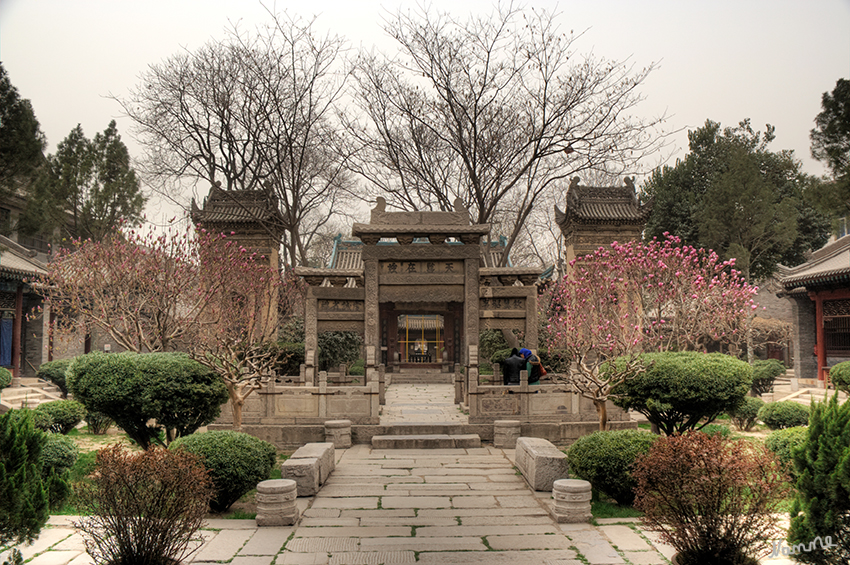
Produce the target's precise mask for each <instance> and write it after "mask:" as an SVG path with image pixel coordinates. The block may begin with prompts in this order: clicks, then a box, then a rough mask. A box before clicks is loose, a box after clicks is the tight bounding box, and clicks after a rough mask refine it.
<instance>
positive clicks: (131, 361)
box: [67, 353, 228, 449]
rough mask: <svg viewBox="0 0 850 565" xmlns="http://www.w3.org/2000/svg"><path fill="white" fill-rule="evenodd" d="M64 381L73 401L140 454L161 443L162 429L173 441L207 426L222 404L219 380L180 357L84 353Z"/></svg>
mask: <svg viewBox="0 0 850 565" xmlns="http://www.w3.org/2000/svg"><path fill="white" fill-rule="evenodd" d="M67 380H68V390H69V391H70V392H71V393H73V395H74V398H76V399H77V400H79V401H80V402H82V403H83V404H84V405H85V407H86V408H87V409H88V410H89V411H90V412H100V413H102V414H104V415H106V416H108V417H109V418H112V420H114V421H115V424H116V425H117V426H118V427H120V428H121V429H122V430H124V431H125V432H126V433H127V435H128V436H129V437H130V439H132V440H133V441H135V442H137V443H138V444H139V445H140V446H141V447H142V448H144V449H148V448H149V447H150V446H151V444H152V443H160V444H161V443H164V442H163V440H162V439H161V435H160V433H161V432H162V430H163V429H166V430H169V432H170V433H171V434H172V435H176V436H178V437H179V436H184V435H188V434H191V433H192V432H194V431H195V430H197V429H198V428H200V427H201V426H205V425H207V424H209V423H210V422H212V421H214V420H215V419H216V418H217V417H218V415H219V413H220V411H221V405H222V404H224V403H225V402H226V401H227V399H228V394H227V389H226V387H225V386H224V383H223V382H222V380H221V378H219V377H218V376H217V375H216V374H215V373H213V372H212V371H210V370H209V369H207V368H206V367H204V366H203V365H201V364H200V363H197V362H195V361H193V360H191V359H190V358H189V357H188V356H187V355H185V354H183V353H145V354H137V353H108V354H107V353H89V354H88V355H81V356H79V357H77V358H76V359H75V360H74V362H73V363H72V364H71V366H70V367H69V368H68V376H67ZM152 419H153V420H155V421H156V424H149V421H150V420H152Z"/></svg>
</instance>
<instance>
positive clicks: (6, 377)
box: [0, 367, 12, 390]
mask: <svg viewBox="0 0 850 565" xmlns="http://www.w3.org/2000/svg"><path fill="white" fill-rule="evenodd" d="M10 384H12V371H10V370H9V369H4V368H3V367H0V390H3V389H4V388H6V387H7V386H9V385H10Z"/></svg>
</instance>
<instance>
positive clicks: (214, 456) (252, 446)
mask: <svg viewBox="0 0 850 565" xmlns="http://www.w3.org/2000/svg"><path fill="white" fill-rule="evenodd" d="M169 449H185V450H186V451H189V452H190V453H194V454H196V455H199V456H201V458H202V459H203V462H204V466H205V467H206V468H207V470H209V472H210V476H211V477H212V479H213V483H214V484H215V489H216V494H215V497H214V498H213V500H211V501H210V508H211V509H212V511H213V512H224V511H225V510H227V509H228V508H230V506H231V505H232V504H233V503H234V502H236V501H237V500H239V498H240V497H241V496H242V495H244V494H245V493H247V492H249V491H251V490H253V489H254V488H256V487H257V483H259V482H260V481H264V480H266V479H268V478H269V474H270V473H271V471H272V469H273V468H274V465H275V462H276V461H277V450H276V449H275V447H274V446H273V445H272V444H270V443H268V442H265V441H263V440H261V439H258V438H255V437H254V436H251V435H248V434H245V433H242V432H234V431H230V430H217V431H211V432H206V433H199V434H192V435H190V436H186V437H182V438H180V439H178V440H177V441H175V442H174V443H172V444H171V446H169Z"/></svg>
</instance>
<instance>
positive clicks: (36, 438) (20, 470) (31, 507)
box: [0, 410, 48, 546]
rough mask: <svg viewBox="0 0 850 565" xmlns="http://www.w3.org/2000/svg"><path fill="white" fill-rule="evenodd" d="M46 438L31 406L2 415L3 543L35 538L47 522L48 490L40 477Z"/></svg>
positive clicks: (0, 502) (0, 534)
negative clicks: (38, 425)
mask: <svg viewBox="0 0 850 565" xmlns="http://www.w3.org/2000/svg"><path fill="white" fill-rule="evenodd" d="M45 441H46V440H45V434H44V433H43V432H41V431H39V430H37V429H35V427H34V426H33V423H32V414H31V411H30V410H9V411H8V412H6V413H5V414H3V415H0V546H3V545H6V544H7V543H9V542H14V543H22V542H31V541H33V540H34V539H35V538H36V537H38V533H39V532H40V531H41V528H42V527H43V526H44V524H45V523H46V522H47V518H48V494H47V491H46V489H45V488H44V483H43V481H42V478H41V451H42V449H43V447H44V442H45Z"/></svg>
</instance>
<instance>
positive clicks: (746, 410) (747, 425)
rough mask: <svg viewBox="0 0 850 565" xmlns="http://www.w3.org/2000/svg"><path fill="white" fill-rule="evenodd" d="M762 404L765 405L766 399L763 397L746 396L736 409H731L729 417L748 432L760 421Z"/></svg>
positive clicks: (740, 428) (739, 427)
mask: <svg viewBox="0 0 850 565" xmlns="http://www.w3.org/2000/svg"><path fill="white" fill-rule="evenodd" d="M762 406H764V400H762V399H761V398H758V397H756V396H745V397H744V399H743V400H742V401H741V403H740V404H739V405H738V406H736V407H735V409H733V410H730V411H729V417H730V418H732V422H733V423H734V424H735V425H736V426H738V429H739V430H743V431H745V432H748V431H750V429H751V428H752V427H753V426H755V425H756V422H758V416H759V410H761V407H762Z"/></svg>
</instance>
